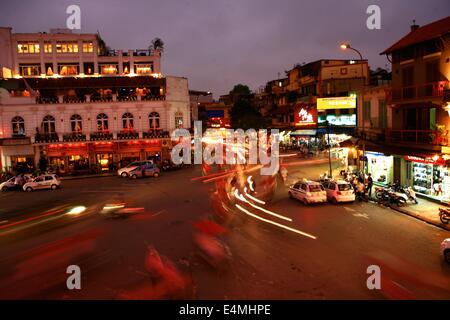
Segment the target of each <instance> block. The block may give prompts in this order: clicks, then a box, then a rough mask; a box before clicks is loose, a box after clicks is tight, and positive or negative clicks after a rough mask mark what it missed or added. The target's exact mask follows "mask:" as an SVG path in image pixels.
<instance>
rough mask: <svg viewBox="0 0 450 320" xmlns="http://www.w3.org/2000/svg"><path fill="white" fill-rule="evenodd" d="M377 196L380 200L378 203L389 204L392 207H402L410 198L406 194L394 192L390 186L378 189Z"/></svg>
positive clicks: (376, 190)
mask: <svg viewBox="0 0 450 320" xmlns="http://www.w3.org/2000/svg"><path fill="white" fill-rule="evenodd" d="M375 196H376V197H377V199H378V203H383V204H388V205H390V206H391V205H396V206H402V205H405V204H406V202H407V201H408V197H407V196H406V195H405V194H404V193H401V192H397V191H394V188H393V187H392V186H390V185H389V186H388V187H387V188H382V187H376V188H375Z"/></svg>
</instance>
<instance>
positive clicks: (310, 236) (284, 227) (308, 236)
mask: <svg viewBox="0 0 450 320" xmlns="http://www.w3.org/2000/svg"><path fill="white" fill-rule="evenodd" d="M235 206H236V208H238V209H239V210H241V211H242V212H244V213H246V214H248V215H249V216H252V217H254V218H256V219H258V220H261V221H264V222H267V223H270V224H273V225H275V226H278V227H280V228H283V229H286V230H289V231H292V232H295V233H298V234H300V235H302V236H305V237H307V238H311V239H314V240H316V239H317V237H316V236H313V235H311V234H309V233H306V232H303V231H300V230H297V229H294V228H291V227H288V226H285V225H284V224H280V223H277V222H274V221H271V220H268V219H264V218H262V217H260V216H257V215H256V214H253V213H251V212H250V211H248V210H246V209H244V208H243V207H241V206H240V205H238V204H235Z"/></svg>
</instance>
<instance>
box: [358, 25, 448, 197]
mask: <svg viewBox="0 0 450 320" xmlns="http://www.w3.org/2000/svg"><path fill="white" fill-rule="evenodd" d="M449 40H450V17H447V18H445V19H442V20H439V21H436V22H433V23H430V24H428V25H425V26H423V27H419V26H417V25H413V26H411V31H410V32H409V33H408V34H407V35H406V36H404V37H403V38H402V39H400V40H399V41H397V42H396V43H394V44H393V45H392V46H391V47H389V48H388V49H386V50H385V51H383V52H382V53H381V54H383V55H387V56H388V58H389V59H390V61H392V83H391V84H390V85H388V86H378V87H375V88H372V89H370V90H369V91H367V90H366V91H365V92H362V96H363V98H362V100H363V101H361V103H360V104H359V105H358V109H359V114H360V119H361V121H360V122H359V128H358V136H359V137H360V138H361V140H360V142H359V148H360V149H365V151H366V152H365V155H366V158H365V159H364V158H363V160H365V161H364V162H365V163H364V164H363V165H364V166H365V168H366V170H367V171H368V172H370V173H372V174H373V175H374V177H375V179H374V180H375V181H376V182H379V183H392V182H395V181H399V182H400V183H402V184H405V185H409V186H412V187H413V188H414V189H415V190H416V192H418V193H419V194H422V195H423V196H426V197H430V198H432V199H436V200H440V201H450V178H449V164H450V163H449V161H448V160H449V159H450V150H449V141H448V137H449V135H448V133H449V129H450V119H449V113H448V110H449V109H450V108H449V107H450V99H449V78H450V62H449V60H450V46H449Z"/></svg>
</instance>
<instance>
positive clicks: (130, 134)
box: [117, 130, 139, 140]
mask: <svg viewBox="0 0 450 320" xmlns="http://www.w3.org/2000/svg"><path fill="white" fill-rule="evenodd" d="M117 139H119V140H131V139H139V133H138V132H137V131H134V130H122V131H120V132H118V133H117Z"/></svg>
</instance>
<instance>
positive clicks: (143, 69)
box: [135, 64, 152, 74]
mask: <svg viewBox="0 0 450 320" xmlns="http://www.w3.org/2000/svg"><path fill="white" fill-rule="evenodd" d="M135 67H136V74H150V73H152V65H151V64H135Z"/></svg>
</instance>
